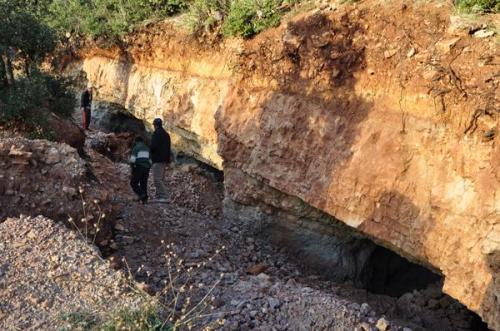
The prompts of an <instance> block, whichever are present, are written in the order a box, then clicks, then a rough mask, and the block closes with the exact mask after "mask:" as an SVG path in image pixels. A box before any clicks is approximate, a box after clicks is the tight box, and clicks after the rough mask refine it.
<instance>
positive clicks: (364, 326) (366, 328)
mask: <svg viewBox="0 0 500 331" xmlns="http://www.w3.org/2000/svg"><path fill="white" fill-rule="evenodd" d="M356 330H359V331H371V330H372V327H371V326H370V324H368V323H366V322H363V323H361V324H359V325H358V326H357V327H356Z"/></svg>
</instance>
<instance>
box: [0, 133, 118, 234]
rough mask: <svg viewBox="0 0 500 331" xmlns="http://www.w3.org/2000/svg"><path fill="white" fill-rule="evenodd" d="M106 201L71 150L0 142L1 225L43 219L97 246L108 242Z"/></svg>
mask: <svg viewBox="0 0 500 331" xmlns="http://www.w3.org/2000/svg"><path fill="white" fill-rule="evenodd" d="M110 200H111V195H110V193H109V192H108V191H107V190H106V189H104V188H103V187H101V186H100V183H99V182H98V180H97V178H96V177H95V176H94V175H93V173H92V170H91V169H90V168H89V166H87V164H86V162H85V161H84V160H83V159H81V158H80V156H79V155H78V153H77V151H76V150H75V149H73V148H72V147H69V146H68V145H65V144H59V143H51V142H48V141H44V140H28V139H22V138H16V139H1V140H0V222H1V221H3V220H4V219H5V218H6V217H18V216H19V215H20V214H24V215H31V216H37V215H44V216H46V217H50V218H51V219H53V220H56V221H60V222H66V223H67V224H68V225H70V226H72V227H73V226H77V227H78V228H79V229H80V231H81V232H82V233H83V234H84V235H86V236H89V237H91V238H95V241H96V242H97V243H99V244H101V243H104V242H105V240H107V239H108V238H109V237H110V236H111V230H112V225H113V224H112V223H113V221H114V218H113V214H114V211H113V209H112V207H111V204H110ZM69 219H71V222H68V220H69ZM70 223H71V224H70Z"/></svg>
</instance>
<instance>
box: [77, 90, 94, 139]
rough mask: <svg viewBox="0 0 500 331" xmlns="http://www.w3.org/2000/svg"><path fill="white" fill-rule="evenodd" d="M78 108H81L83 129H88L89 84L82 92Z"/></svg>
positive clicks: (90, 101)
mask: <svg viewBox="0 0 500 331" xmlns="http://www.w3.org/2000/svg"><path fill="white" fill-rule="evenodd" d="M80 108H81V110H82V119H83V129H84V130H88V129H89V125H90V118H91V109H92V88H91V87H90V86H88V87H87V89H86V90H85V91H83V93H82V98H81V100H80Z"/></svg>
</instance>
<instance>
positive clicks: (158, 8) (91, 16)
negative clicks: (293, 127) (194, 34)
mask: <svg viewBox="0 0 500 331" xmlns="http://www.w3.org/2000/svg"><path fill="white" fill-rule="evenodd" d="M49 2H50V3H49V4H48V5H47V15H46V21H47V22H48V24H49V25H50V26H51V27H53V28H54V29H55V30H56V31H58V32H59V33H61V34H68V33H69V34H77V35H88V36H92V37H119V36H121V35H123V34H125V33H127V32H130V31H131V30H132V29H133V27H134V26H135V25H137V24H138V23H141V22H144V21H146V20H154V19H162V18H164V17H167V16H171V15H174V14H176V13H179V12H180V11H183V10H185V9H187V6H188V2H187V0H145V1H137V0H52V1H49Z"/></svg>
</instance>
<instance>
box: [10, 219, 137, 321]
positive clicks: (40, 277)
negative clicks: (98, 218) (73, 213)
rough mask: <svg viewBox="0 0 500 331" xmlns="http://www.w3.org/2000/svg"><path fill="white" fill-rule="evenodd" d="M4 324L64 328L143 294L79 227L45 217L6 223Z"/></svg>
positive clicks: (100, 315)
mask: <svg viewBox="0 0 500 331" xmlns="http://www.w3.org/2000/svg"><path fill="white" fill-rule="evenodd" d="M0 256H1V257H2V259H1V261H0V298H1V300H0V329H1V330H60V329H61V328H64V327H65V326H66V324H67V322H66V321H65V319H66V318H68V317H71V316H72V317H75V316H76V315H77V314H80V316H83V314H91V315H92V316H93V318H106V314H108V313H112V312H113V311H115V310H117V309H118V308H120V309H122V308H125V307H130V308H131V309H134V308H135V307H138V305H140V304H141V302H142V301H143V299H142V298H141V297H140V296H138V295H137V294H135V293H134V292H133V291H131V290H130V287H129V286H128V281H127V280H126V277H124V276H123V275H122V274H121V273H120V272H116V271H115V270H113V268H111V266H110V263H109V262H108V261H106V260H103V259H102V258H101V257H100V254H99V251H98V249H97V248H96V247H95V246H93V245H89V244H88V243H87V242H86V241H85V240H83V238H82V237H80V236H79V235H78V234H77V232H75V231H72V230H69V229H68V228H66V227H65V226H63V225H62V224H61V223H56V222H54V221H52V220H49V219H47V218H44V217H36V218H31V217H20V218H10V219H7V220H6V221H4V222H3V223H0Z"/></svg>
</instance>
